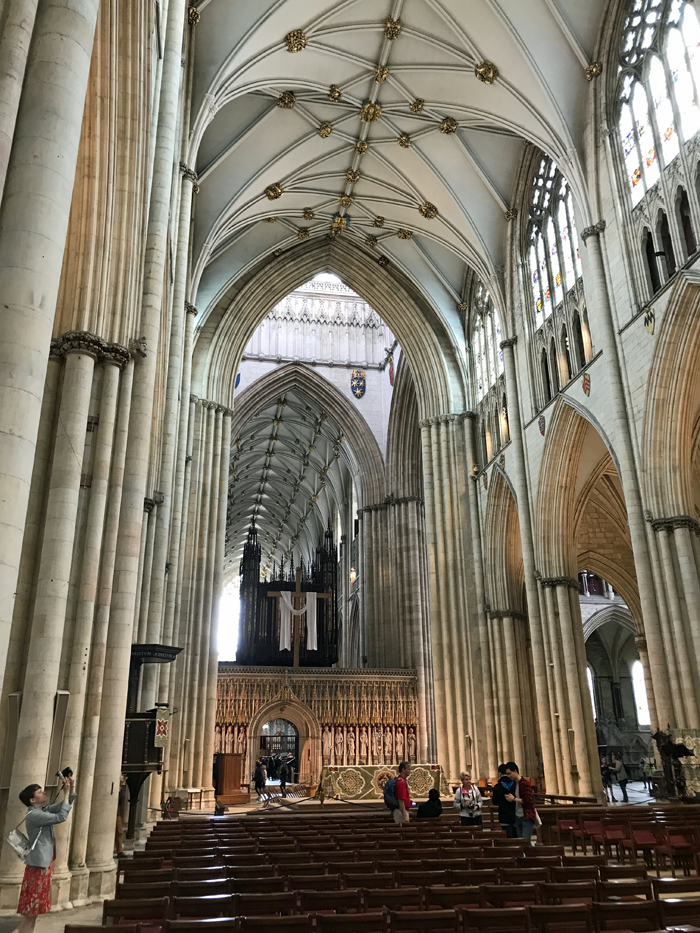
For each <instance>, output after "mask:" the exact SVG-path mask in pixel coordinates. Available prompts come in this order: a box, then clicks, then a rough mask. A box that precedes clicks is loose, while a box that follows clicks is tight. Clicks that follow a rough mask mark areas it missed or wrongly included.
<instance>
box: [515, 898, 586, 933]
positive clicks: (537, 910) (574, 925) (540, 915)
mask: <svg viewBox="0 0 700 933" xmlns="http://www.w3.org/2000/svg"><path fill="white" fill-rule="evenodd" d="M528 915H529V918H530V924H531V926H532V930H533V933H593V912H592V909H591V907H590V905H589V904H575V905H574V904H567V905H565V906H562V905H554V904H546V905H544V904H536V905H533V906H531V907H528Z"/></svg>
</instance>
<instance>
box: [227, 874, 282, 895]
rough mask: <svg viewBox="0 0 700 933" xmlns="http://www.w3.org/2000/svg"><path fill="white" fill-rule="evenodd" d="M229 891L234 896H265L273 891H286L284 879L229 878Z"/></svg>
mask: <svg viewBox="0 0 700 933" xmlns="http://www.w3.org/2000/svg"><path fill="white" fill-rule="evenodd" d="M230 882H231V891H232V892H233V893H234V894H267V893H273V892H275V891H287V890H289V889H288V887H287V882H286V879H285V878H281V877H272V878H238V877H235V876H232V877H231V878H230Z"/></svg>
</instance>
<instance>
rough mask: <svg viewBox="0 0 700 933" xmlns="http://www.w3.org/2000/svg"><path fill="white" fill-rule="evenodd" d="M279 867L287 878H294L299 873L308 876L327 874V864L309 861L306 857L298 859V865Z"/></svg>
mask: <svg viewBox="0 0 700 933" xmlns="http://www.w3.org/2000/svg"><path fill="white" fill-rule="evenodd" d="M335 867H337V866H335ZM278 868H279V870H280V871H281V872H283V873H284V874H285V875H286V877H287V878H294V877H296V876H297V875H301V876H302V877H306V876H308V875H325V874H326V873H327V872H326V866H325V864H324V863H323V862H309V861H306V860H305V859H302V860H301V861H299V859H297V862H296V865H285V866H284V868H282V867H281V866H278Z"/></svg>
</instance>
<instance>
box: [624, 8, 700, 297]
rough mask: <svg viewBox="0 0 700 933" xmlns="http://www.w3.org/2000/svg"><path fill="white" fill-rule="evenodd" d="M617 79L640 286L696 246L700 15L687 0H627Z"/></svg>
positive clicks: (656, 282)
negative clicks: (699, 19) (643, 280)
mask: <svg viewBox="0 0 700 933" xmlns="http://www.w3.org/2000/svg"><path fill="white" fill-rule="evenodd" d="M618 71H619V77H618V85H617V88H618V89H617V95H616V101H617V112H616V114H615V121H616V123H617V126H618V129H619V139H620V145H621V166H622V168H623V173H624V176H625V183H626V188H627V190H628V192H629V196H630V200H631V204H632V209H633V224H635V225H636V228H637V229H636V232H635V236H636V241H637V244H638V249H639V252H638V255H639V257H640V259H641V260H642V266H643V269H644V277H645V279H646V282H645V286H646V291H647V292H648V293H649V294H654V293H655V292H657V291H658V290H659V289H660V288H661V287H662V286H663V284H664V283H665V282H666V281H667V280H668V279H669V278H670V277H671V276H672V275H673V274H674V273H675V272H676V271H677V269H678V268H679V267H680V266H681V265H683V263H684V262H685V261H686V260H687V259H688V258H689V257H690V256H692V255H693V254H694V253H695V252H696V250H697V237H696V234H695V230H697V229H698V223H699V222H700V201H699V200H698V192H697V189H696V180H697V177H698V165H699V164H700V152H699V151H698V150H699V149H700V142H699V140H698V135H699V132H698V131H700V96H699V94H700V22H699V21H698V14H697V11H696V10H695V9H694V8H693V5H692V3H689V2H688V0H630V4H629V9H628V13H627V17H626V19H625V23H624V27H623V35H622V44H621V51H620V61H619V69H618Z"/></svg>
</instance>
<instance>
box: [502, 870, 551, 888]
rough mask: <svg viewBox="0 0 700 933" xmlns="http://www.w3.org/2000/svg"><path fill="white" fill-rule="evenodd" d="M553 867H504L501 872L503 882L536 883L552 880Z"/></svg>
mask: <svg viewBox="0 0 700 933" xmlns="http://www.w3.org/2000/svg"><path fill="white" fill-rule="evenodd" d="M551 871H552V869H551V868H528V867H527V866H525V867H523V868H502V869H501V870H500V872H499V874H500V876H501V877H500V882H501V884H526V883H527V884H535V883H537V882H545V883H546V882H547V881H551V880H552V878H551Z"/></svg>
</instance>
